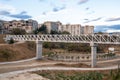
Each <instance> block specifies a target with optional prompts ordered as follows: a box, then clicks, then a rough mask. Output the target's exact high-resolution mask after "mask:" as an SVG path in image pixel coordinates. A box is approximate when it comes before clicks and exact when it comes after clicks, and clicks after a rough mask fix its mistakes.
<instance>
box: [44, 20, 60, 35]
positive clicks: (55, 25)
mask: <svg viewBox="0 0 120 80" xmlns="http://www.w3.org/2000/svg"><path fill="white" fill-rule="evenodd" d="M43 24H44V25H45V26H46V27H47V31H48V33H51V31H57V32H59V26H60V24H61V23H60V22H51V21H47V22H44V23H43Z"/></svg>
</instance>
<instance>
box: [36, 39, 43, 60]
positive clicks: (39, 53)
mask: <svg viewBox="0 0 120 80" xmlns="http://www.w3.org/2000/svg"><path fill="white" fill-rule="evenodd" d="M36 59H38V60H39V59H42V42H41V41H36Z"/></svg>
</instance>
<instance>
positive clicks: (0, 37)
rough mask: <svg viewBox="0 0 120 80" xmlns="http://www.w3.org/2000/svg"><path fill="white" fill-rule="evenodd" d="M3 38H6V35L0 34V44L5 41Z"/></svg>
mask: <svg viewBox="0 0 120 80" xmlns="http://www.w3.org/2000/svg"><path fill="white" fill-rule="evenodd" d="M3 38H5V35H2V34H0V44H1V43H5V41H4V39H3Z"/></svg>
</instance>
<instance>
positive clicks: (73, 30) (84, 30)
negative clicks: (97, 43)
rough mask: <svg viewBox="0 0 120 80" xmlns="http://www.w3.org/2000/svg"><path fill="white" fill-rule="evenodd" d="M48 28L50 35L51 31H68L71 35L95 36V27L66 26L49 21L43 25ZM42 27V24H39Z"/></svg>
mask: <svg viewBox="0 0 120 80" xmlns="http://www.w3.org/2000/svg"><path fill="white" fill-rule="evenodd" d="M43 24H44V25H46V27H47V31H48V33H50V32H51V31H57V32H64V31H67V32H69V33H70V34H71V35H80V34H93V33H94V26H89V25H86V26H81V25H80V24H65V25H63V24H62V23H61V22H59V21H57V22H52V21H47V22H44V23H43ZM39 25H40V26H41V25H42V24H39Z"/></svg>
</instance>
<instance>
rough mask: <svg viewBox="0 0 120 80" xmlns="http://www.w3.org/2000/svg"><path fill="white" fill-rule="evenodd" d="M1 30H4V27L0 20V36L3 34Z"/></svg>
mask: <svg viewBox="0 0 120 80" xmlns="http://www.w3.org/2000/svg"><path fill="white" fill-rule="evenodd" d="M3 29H4V27H3V21H2V20H0V34H3Z"/></svg>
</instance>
